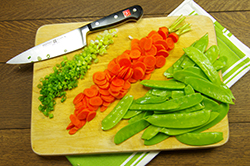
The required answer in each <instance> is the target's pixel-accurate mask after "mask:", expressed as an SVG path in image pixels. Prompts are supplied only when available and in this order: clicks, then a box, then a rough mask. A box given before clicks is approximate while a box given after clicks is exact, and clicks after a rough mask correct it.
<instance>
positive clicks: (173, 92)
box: [172, 90, 184, 99]
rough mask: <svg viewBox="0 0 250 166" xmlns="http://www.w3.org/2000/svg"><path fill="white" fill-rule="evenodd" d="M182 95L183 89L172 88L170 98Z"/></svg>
mask: <svg viewBox="0 0 250 166" xmlns="http://www.w3.org/2000/svg"><path fill="white" fill-rule="evenodd" d="M182 96H184V91H181V90H173V91H172V98H173V99H174V98H178V97H182Z"/></svg>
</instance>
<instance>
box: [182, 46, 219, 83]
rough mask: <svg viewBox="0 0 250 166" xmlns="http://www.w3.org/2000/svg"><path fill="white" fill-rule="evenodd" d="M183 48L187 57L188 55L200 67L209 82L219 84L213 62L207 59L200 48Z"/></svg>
mask: <svg viewBox="0 0 250 166" xmlns="http://www.w3.org/2000/svg"><path fill="white" fill-rule="evenodd" d="M183 50H184V51H185V53H186V54H187V55H188V57H190V59H192V60H193V61H194V62H195V64H197V65H198V66H199V67H200V68H201V70H202V71H203V72H204V73H205V75H206V76H207V77H208V79H209V80H210V81H211V82H213V83H215V84H218V85H220V84H221V79H220V76H219V74H218V72H217V71H216V70H215V69H214V67H213V64H212V63H211V62H210V61H209V59H208V58H207V57H206V56H205V55H204V54H203V53H202V52H201V51H200V50H198V49H196V48H194V47H188V48H184V49H183Z"/></svg>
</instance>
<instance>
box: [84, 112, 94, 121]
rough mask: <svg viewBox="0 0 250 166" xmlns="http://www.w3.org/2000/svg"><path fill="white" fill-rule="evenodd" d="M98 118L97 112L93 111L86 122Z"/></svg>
mask: <svg viewBox="0 0 250 166" xmlns="http://www.w3.org/2000/svg"><path fill="white" fill-rule="evenodd" d="M95 116H96V112H94V111H92V112H90V113H89V114H88V116H87V118H86V120H87V121H88V122H89V121H91V120H92V119H94V117H95Z"/></svg>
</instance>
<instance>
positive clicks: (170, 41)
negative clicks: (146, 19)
mask: <svg viewBox="0 0 250 166" xmlns="http://www.w3.org/2000/svg"><path fill="white" fill-rule="evenodd" d="M166 42H167V44H168V50H172V49H174V41H173V39H172V38H170V37H168V38H167V39H166Z"/></svg>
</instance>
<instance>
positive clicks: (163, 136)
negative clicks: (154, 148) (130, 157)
mask: <svg viewBox="0 0 250 166" xmlns="http://www.w3.org/2000/svg"><path fill="white" fill-rule="evenodd" d="M168 137H169V135H166V134H164V133H158V134H157V135H156V136H154V137H153V138H151V139H149V140H144V145H147V146H149V145H155V144H158V143H160V142H162V141H164V140H165V139H167V138H168Z"/></svg>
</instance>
